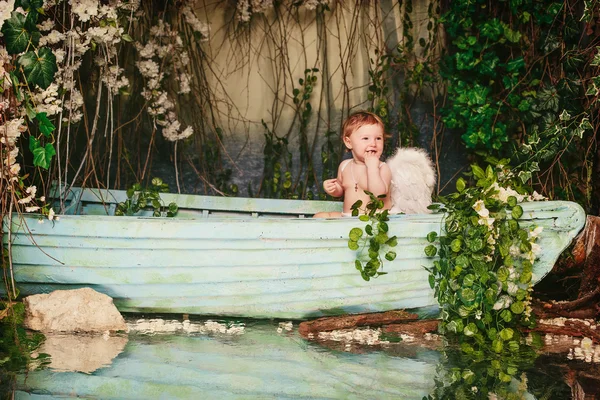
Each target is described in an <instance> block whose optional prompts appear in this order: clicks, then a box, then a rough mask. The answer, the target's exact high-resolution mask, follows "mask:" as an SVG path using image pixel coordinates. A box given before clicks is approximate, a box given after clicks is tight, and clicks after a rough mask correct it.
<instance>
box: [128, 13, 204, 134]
mask: <svg viewBox="0 0 600 400" xmlns="http://www.w3.org/2000/svg"><path fill="white" fill-rule="evenodd" d="M190 11H191V10H190ZM194 18H195V16H194ZM194 29H195V28H194ZM136 49H137V51H138V54H139V56H140V61H137V62H136V67H137V69H138V71H139V72H140V74H141V75H142V76H143V77H144V79H145V82H146V83H145V87H144V90H143V91H142V96H143V97H144V98H145V99H146V100H147V101H148V108H147V112H148V114H149V115H150V116H152V117H153V118H154V121H155V123H156V124H157V125H160V126H162V134H163V136H164V137H165V139H167V140H169V141H177V140H181V139H186V138H188V137H190V136H191V135H192V134H193V133H194V130H193V128H192V127H191V126H188V127H186V128H185V129H182V126H181V122H180V121H179V120H178V118H177V115H176V113H175V103H174V101H173V100H172V99H171V98H170V96H169V93H168V92H167V91H166V90H165V89H164V88H163V81H164V79H165V77H166V76H167V75H169V74H170V73H174V74H175V78H176V80H177V81H178V82H179V93H180V94H186V93H189V92H190V91H191V87H190V77H189V75H188V73H187V72H186V70H185V67H186V66H187V65H188V63H189V57H188V54H187V52H185V51H184V50H183V42H182V40H181V37H179V35H178V34H177V32H176V31H174V30H172V29H171V26H170V25H169V24H168V23H166V22H163V21H159V22H158V24H157V25H155V26H153V27H152V28H151V29H150V39H149V40H148V42H147V43H145V44H142V43H136Z"/></svg>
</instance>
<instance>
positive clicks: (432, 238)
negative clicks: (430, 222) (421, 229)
mask: <svg viewBox="0 0 600 400" xmlns="http://www.w3.org/2000/svg"><path fill="white" fill-rule="evenodd" d="M437 235H438V234H437V232H435V231H432V232H429V233H428V234H427V241H428V242H429V243H433V242H435V239H437Z"/></svg>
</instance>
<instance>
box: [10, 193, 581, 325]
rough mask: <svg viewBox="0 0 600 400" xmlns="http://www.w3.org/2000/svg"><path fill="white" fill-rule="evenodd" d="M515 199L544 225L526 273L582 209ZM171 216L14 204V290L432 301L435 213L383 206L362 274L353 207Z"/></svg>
mask: <svg viewBox="0 0 600 400" xmlns="http://www.w3.org/2000/svg"><path fill="white" fill-rule="evenodd" d="M196 197H197V196H196ZM275 202H276V201H275ZM302 203H306V202H302ZM274 207H275V206H274ZM192 208H193V207H191V208H190V209H192ZM275 208H276V207H275ZM523 209H524V211H525V212H524V216H523V218H524V223H525V224H529V225H536V226H542V227H543V228H544V231H543V234H542V236H541V237H540V239H539V240H540V241H539V243H540V245H541V246H542V248H543V254H542V255H541V256H540V259H539V260H537V261H536V263H535V266H534V278H533V279H534V282H537V281H539V280H540V279H541V278H542V277H543V276H544V275H546V274H547V273H548V272H549V271H550V269H551V268H552V266H553V265H554V262H555V261H556V259H557V258H558V256H559V255H560V253H561V252H562V251H563V250H564V249H565V248H566V247H567V246H568V245H569V243H570V242H571V240H572V239H573V237H574V236H575V235H576V234H577V233H578V232H579V230H580V229H581V228H582V227H583V224H584V222H585V214H584V212H583V210H582V209H581V207H580V206H578V205H577V204H575V203H570V202H538V203H525V204H523ZM182 215H184V218H182V219H177V218H176V219H171V218H151V217H115V216H107V215H62V216H61V217H60V220H59V221H56V222H51V221H47V220H46V221H45V222H44V223H42V224H40V223H38V219H39V216H24V217H18V216H16V215H15V216H14V217H13V218H12V221H11V225H12V226H11V235H10V238H9V237H8V235H5V236H4V242H5V243H7V242H8V241H9V240H10V241H11V242H12V260H13V271H14V277H15V281H16V282H17V286H18V288H19V289H20V293H21V295H23V296H26V295H31V294H38V293H48V292H51V291H53V290H58V289H76V288H81V287H91V288H93V289H95V290H97V291H99V292H102V293H105V294H107V295H109V296H111V297H112V298H113V299H114V302H115V304H116V306H117V307H118V308H119V310H120V311H123V312H138V313H189V314H199V315H221V316H243V317H252V318H291V319H304V318H312V317H318V316H325V315H339V314H346V313H365V312H379V311H386V310H391V309H423V310H431V309H435V307H436V305H437V304H436V300H435V298H434V293H433V290H432V289H431V288H430V287H429V283H428V272H427V271H426V269H425V268H426V267H430V266H431V265H432V263H433V261H434V260H435V258H427V257H425V254H424V251H423V249H424V248H425V246H426V245H427V244H428V243H427V242H426V240H425V237H426V235H427V233H428V232H431V231H436V232H438V233H439V232H440V228H441V226H442V215H441V214H427V215H394V216H391V217H390V221H389V232H390V233H391V234H393V235H396V236H397V237H398V245H397V247H396V248H395V251H396V253H397V258H396V259H395V260H394V261H392V262H388V261H386V262H385V264H384V266H383V270H384V271H385V272H387V273H388V274H387V275H384V276H381V277H379V278H377V279H372V280H371V281H369V282H365V281H364V280H363V279H362V278H361V276H360V274H359V273H358V271H356V269H355V267H354V260H355V257H356V253H355V252H354V251H351V250H350V249H349V248H348V245H347V241H348V232H349V231H350V229H352V228H354V227H360V226H364V223H362V222H360V221H359V220H358V219H357V218H340V219H312V218H298V217H296V218H288V217H287V216H284V215H282V216H270V217H261V216H260V214H256V213H251V214H249V215H247V216H241V217H239V216H238V217H235V218H231V217H230V216H218V215H216V216H211V217H210V218H209V217H206V213H204V215H205V218H200V217H198V218H191V217H190V216H189V215H188V216H187V217H185V215H186V213H185V212H183V213H182ZM199 215H201V214H199ZM5 223H6V221H5Z"/></svg>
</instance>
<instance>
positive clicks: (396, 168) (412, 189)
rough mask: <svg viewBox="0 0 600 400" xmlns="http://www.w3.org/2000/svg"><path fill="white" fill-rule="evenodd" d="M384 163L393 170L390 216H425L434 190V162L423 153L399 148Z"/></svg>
mask: <svg viewBox="0 0 600 400" xmlns="http://www.w3.org/2000/svg"><path fill="white" fill-rule="evenodd" d="M386 163H387V164H388V166H389V167H390V170H391V171H392V187H391V197H392V203H393V206H392V208H391V210H390V212H391V213H400V212H403V213H405V214H419V213H428V212H430V210H428V209H427V206H429V205H430V204H431V195H432V193H433V188H434V187H435V182H436V179H435V170H434V169H433V162H432V161H431V159H430V158H429V156H428V155H427V153H426V152H425V150H422V149H417V148H400V149H398V151H397V152H396V154H394V155H393V156H392V157H390V158H389V159H388V160H387V161H386Z"/></svg>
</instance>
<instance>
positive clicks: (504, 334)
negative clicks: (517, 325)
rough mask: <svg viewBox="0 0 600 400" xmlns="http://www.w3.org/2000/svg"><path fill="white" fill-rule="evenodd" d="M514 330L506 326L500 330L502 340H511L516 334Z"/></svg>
mask: <svg viewBox="0 0 600 400" xmlns="http://www.w3.org/2000/svg"><path fill="white" fill-rule="evenodd" d="M514 333H515V332H514V331H513V330H512V329H511V328H504V329H502V330H501V331H500V337H501V338H502V340H510V339H512V337H513V335H514Z"/></svg>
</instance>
